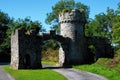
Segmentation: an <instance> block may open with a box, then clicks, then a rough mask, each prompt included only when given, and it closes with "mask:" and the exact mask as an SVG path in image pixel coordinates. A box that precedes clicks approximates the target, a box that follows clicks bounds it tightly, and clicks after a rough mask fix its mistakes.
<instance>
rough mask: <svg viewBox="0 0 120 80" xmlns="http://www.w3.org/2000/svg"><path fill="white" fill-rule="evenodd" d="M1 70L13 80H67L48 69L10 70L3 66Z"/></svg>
mask: <svg viewBox="0 0 120 80" xmlns="http://www.w3.org/2000/svg"><path fill="white" fill-rule="evenodd" d="M3 68H4V69H5V70H6V71H7V72H8V73H10V74H11V75H12V76H13V77H14V78H15V80H67V79H66V78H65V77H64V76H62V75H61V74H59V73H57V72H54V71H52V70H49V69H38V70H12V69H10V68H9V66H3Z"/></svg>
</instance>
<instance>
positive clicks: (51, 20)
mask: <svg viewBox="0 0 120 80" xmlns="http://www.w3.org/2000/svg"><path fill="white" fill-rule="evenodd" d="M74 8H77V9H79V10H84V12H85V15H86V19H88V15H89V7H88V6H86V5H84V4H82V3H80V2H77V3H75V1H74V0H60V1H59V2H58V3H56V4H55V5H54V6H53V7H52V12H50V13H47V18H46V20H45V21H46V23H47V24H51V25H52V29H54V30H56V31H57V33H59V29H60V28H59V23H58V16H59V13H60V12H64V11H66V10H72V9H74Z"/></svg>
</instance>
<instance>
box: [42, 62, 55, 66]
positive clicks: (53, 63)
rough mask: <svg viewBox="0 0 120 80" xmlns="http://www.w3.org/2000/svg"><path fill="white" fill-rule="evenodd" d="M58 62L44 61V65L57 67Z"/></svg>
mask: <svg viewBox="0 0 120 80" xmlns="http://www.w3.org/2000/svg"><path fill="white" fill-rule="evenodd" d="M56 63H57V62H51V61H49V62H48V61H42V64H49V65H56Z"/></svg>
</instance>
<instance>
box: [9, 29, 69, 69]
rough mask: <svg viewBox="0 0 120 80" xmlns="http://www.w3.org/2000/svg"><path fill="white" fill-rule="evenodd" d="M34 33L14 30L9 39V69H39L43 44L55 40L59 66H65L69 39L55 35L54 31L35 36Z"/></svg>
mask: <svg viewBox="0 0 120 80" xmlns="http://www.w3.org/2000/svg"><path fill="white" fill-rule="evenodd" d="M36 33H37V32H36V31H32V30H31V31H27V32H26V31H25V30H15V31H14V33H13V34H12V37H11V67H12V68H13V69H24V68H41V67H42V66H41V51H42V46H43V42H44V41H46V40H49V39H55V40H56V41H58V42H60V43H61V45H60V50H61V49H62V50H63V54H62V53H59V64H60V66H63V65H66V64H67V57H66V55H67V54H68V53H69V49H68V48H69V38H65V37H62V36H60V35H56V34H55V32H54V31H50V33H44V34H42V35H37V34H36Z"/></svg>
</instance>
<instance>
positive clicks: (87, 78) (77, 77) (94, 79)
mask: <svg viewBox="0 0 120 80" xmlns="http://www.w3.org/2000/svg"><path fill="white" fill-rule="evenodd" d="M52 70H54V71H56V72H59V73H61V74H62V75H64V76H65V77H66V78H67V79H68V80H108V79H106V78H105V77H102V76H99V75H96V74H93V73H90V72H84V71H79V70H76V69H72V68H70V69H52Z"/></svg>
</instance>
